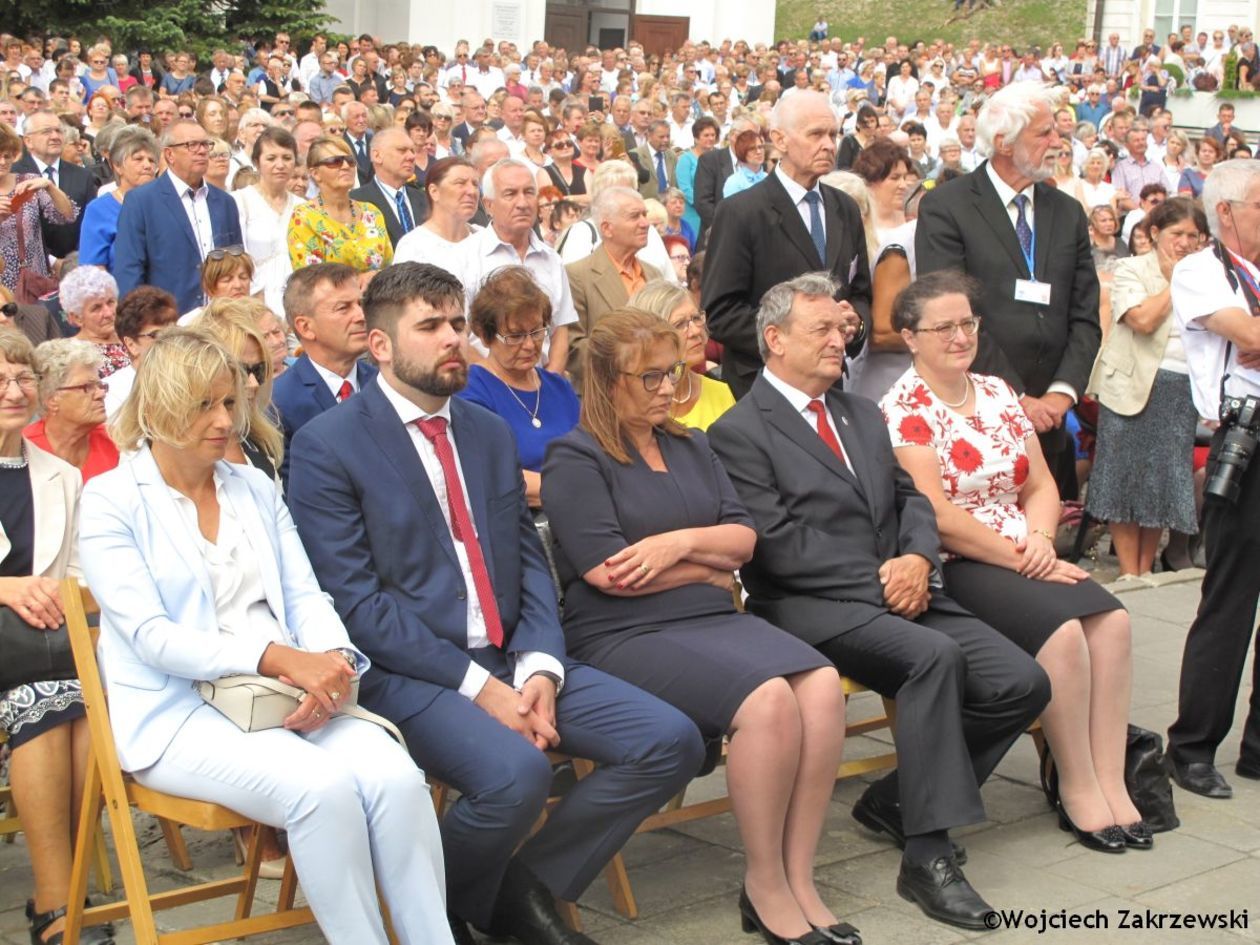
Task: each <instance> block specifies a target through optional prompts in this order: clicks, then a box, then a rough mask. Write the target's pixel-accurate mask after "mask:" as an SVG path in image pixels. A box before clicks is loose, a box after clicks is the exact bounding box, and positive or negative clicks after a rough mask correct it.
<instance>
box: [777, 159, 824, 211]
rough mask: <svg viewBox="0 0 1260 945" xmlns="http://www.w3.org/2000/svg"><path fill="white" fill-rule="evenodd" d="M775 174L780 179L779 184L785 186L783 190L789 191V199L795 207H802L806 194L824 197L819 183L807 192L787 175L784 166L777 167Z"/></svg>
mask: <svg viewBox="0 0 1260 945" xmlns="http://www.w3.org/2000/svg"><path fill="white" fill-rule="evenodd" d="M774 173H775V176H776V177H778V178H779V183H780V184H782V185H783V189H784V190H786V191H787V195H788V198H789V199H790V200H791V201H792V204H793V206H797V207H799V206H800V205H801V201H802V200H804V199H805V195H806V194H818V196H820V197H821V196H822V191H821V190H819V189H818V184H817V183H815V184H814V186H813V187H812V188H811V189H810V190H806V189H805V188H804V187H802V186H801V185H800V184H798V183H797V182H796V181H794V180H793V179H792V178H791V177H789V176H788V175H787V173H786V172H785V171H784V170H783V165H782V164H779V165H778V166H777V167H775V169H774Z"/></svg>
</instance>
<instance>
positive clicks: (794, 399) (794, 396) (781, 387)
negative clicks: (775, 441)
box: [761, 368, 854, 472]
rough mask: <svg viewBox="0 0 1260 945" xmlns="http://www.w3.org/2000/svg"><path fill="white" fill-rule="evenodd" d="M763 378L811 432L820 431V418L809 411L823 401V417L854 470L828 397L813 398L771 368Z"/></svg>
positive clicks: (847, 462)
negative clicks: (816, 403)
mask: <svg viewBox="0 0 1260 945" xmlns="http://www.w3.org/2000/svg"><path fill="white" fill-rule="evenodd" d="M761 374H762V376H763V377H764V378H765V379H766V380H767V381H768V382H769V384H770V386H771V387H773V388H774V389H775V390H777V391H778V392H779V393H780V394H782V395H783V396H784V397H785V398H787V402H788V403H789V404H791V405H792V409H793V410H795V411H796V412H797V413H799V414H800V415H801V417H802V418H804V420H805V422H806V423H808V424H809V428H810V429H811V430H817V429H818V417H817V415H816V414H815V413H814V411H812V410H810V409H809V405H810V404H811V403H813V402H814V401H815V400H821V401H822V405H823V416H824V417H826V418H827V426H829V427H831V434H832V436H834V437H835V438H836V442H837V443H839V444H840V455H841V456H843V457H844V464H845V465H846V466H848V467H849V471H850V472H852V471H853V469H854V466H853V462H852V460H850V459H849V451H848V450H846V449H845V448H844V441H843V440H841V439H840V430H839V428H837V427H836V418H835V417H833V416H832V415H831V411H830V410H829V409H827V397H826V395H823V396H822V397H811V396H809V394H807V393H805V392H804V391H803V390H798V389H797V388H795V387H793V386H792V385H791V384H789V383H788V382H787V381H785V380H783V378H781V377H779V376H778V375H777V374H775V373H774V372H773V371H772V370H770V369H769V368H763V369H762V371H761Z"/></svg>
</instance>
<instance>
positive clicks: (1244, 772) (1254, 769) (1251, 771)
mask: <svg viewBox="0 0 1260 945" xmlns="http://www.w3.org/2000/svg"><path fill="white" fill-rule="evenodd" d="M1234 774H1236V775H1238V776H1239V777H1240V778H1247V779H1249V780H1251V781H1260V761H1244V760H1243V759H1242V758H1239V759H1238V764H1236V765H1234Z"/></svg>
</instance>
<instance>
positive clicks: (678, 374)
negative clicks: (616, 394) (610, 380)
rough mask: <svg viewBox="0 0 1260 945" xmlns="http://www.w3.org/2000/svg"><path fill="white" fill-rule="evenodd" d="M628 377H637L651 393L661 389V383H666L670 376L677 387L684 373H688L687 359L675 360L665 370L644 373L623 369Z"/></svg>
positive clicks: (670, 379)
mask: <svg viewBox="0 0 1260 945" xmlns="http://www.w3.org/2000/svg"><path fill="white" fill-rule="evenodd" d="M621 373H622V374H625V375H626V376H627V377H637V378H638V379H639V380H641V381H642V382H643V389H644V390H645V391H647V392H648V393H649V394H652V393H655V392H656V391H658V390H660V388H661V385H662V384H664V383H665V379H666V378H669V383H670V384H671V385H673V386H675V387H677V386H678V382H679V381H681V380H682V379H683V375H684V374H686V373H687V362H686V361H675V362H674V363H673V364H671V365H670V366H669V367H668V368H667V369H666V370H664V371H644V372H643V373H642V374H635V373H633V372H631V371H622V372H621Z"/></svg>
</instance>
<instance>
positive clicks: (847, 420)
mask: <svg viewBox="0 0 1260 945" xmlns="http://www.w3.org/2000/svg"><path fill="white" fill-rule="evenodd" d="M840 422H841V423H843V424H844V425H845V426H846V427H847V426H848V425H849V418H848V417H846V416H845V415H844V414H841V415H840Z"/></svg>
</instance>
